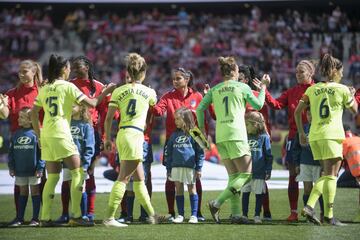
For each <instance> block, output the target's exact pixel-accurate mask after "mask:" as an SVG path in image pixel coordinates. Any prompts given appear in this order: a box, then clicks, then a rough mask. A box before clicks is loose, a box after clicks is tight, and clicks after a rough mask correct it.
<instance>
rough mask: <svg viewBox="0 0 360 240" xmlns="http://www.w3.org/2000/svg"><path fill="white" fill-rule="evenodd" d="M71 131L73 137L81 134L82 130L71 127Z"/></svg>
mask: <svg viewBox="0 0 360 240" xmlns="http://www.w3.org/2000/svg"><path fill="white" fill-rule="evenodd" d="M70 131H71V135H76V134H79V133H80V128H79V127H77V126H71V128H70Z"/></svg>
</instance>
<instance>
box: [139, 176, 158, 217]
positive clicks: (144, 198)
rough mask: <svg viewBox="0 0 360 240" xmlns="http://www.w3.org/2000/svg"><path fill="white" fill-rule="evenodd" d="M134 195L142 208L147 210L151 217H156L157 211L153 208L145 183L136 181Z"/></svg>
mask: <svg viewBox="0 0 360 240" xmlns="http://www.w3.org/2000/svg"><path fill="white" fill-rule="evenodd" d="M134 193H135V197H136V198H137V200H138V201H139V203H140V204H141V206H142V207H143V208H144V209H145V211H146V213H147V214H148V215H149V216H154V215H155V211H154V208H153V206H152V205H151V201H150V196H149V193H148V191H147V189H146V186H145V183H144V181H139V182H135V181H134Z"/></svg>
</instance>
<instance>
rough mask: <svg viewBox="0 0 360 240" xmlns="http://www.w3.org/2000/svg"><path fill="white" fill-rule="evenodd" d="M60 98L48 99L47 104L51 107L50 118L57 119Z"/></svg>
mask: <svg viewBox="0 0 360 240" xmlns="http://www.w3.org/2000/svg"><path fill="white" fill-rule="evenodd" d="M57 100H58V97H48V98H46V100H45V101H46V104H47V105H48V106H49V110H50V111H49V113H50V116H52V117H55V116H56V115H57V114H58V104H57Z"/></svg>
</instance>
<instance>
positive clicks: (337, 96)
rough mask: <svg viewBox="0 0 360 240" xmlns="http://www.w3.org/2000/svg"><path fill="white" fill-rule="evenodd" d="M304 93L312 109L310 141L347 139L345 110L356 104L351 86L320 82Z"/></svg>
mask: <svg viewBox="0 0 360 240" xmlns="http://www.w3.org/2000/svg"><path fill="white" fill-rule="evenodd" d="M304 95H305V96H304V97H307V98H308V100H309V103H310V110H311V127H310V133H309V141H316V140H330V139H333V140H342V139H345V133H344V129H343V122H342V116H343V111H344V108H350V107H351V106H352V105H353V104H354V99H353V97H352V96H351V93H350V90H349V88H348V87H346V86H345V85H343V84H340V83H335V82H319V83H317V84H315V85H313V86H311V87H309V88H308V89H307V90H306V92H305V94H304Z"/></svg>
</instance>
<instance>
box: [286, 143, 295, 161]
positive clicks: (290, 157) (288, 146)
mask: <svg viewBox="0 0 360 240" xmlns="http://www.w3.org/2000/svg"><path fill="white" fill-rule="evenodd" d="M294 140H295V139H286V145H285V150H286V157H285V161H286V162H287V163H288V164H292V165H293V164H295V161H294V158H293V148H294V147H293V145H294Z"/></svg>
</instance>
